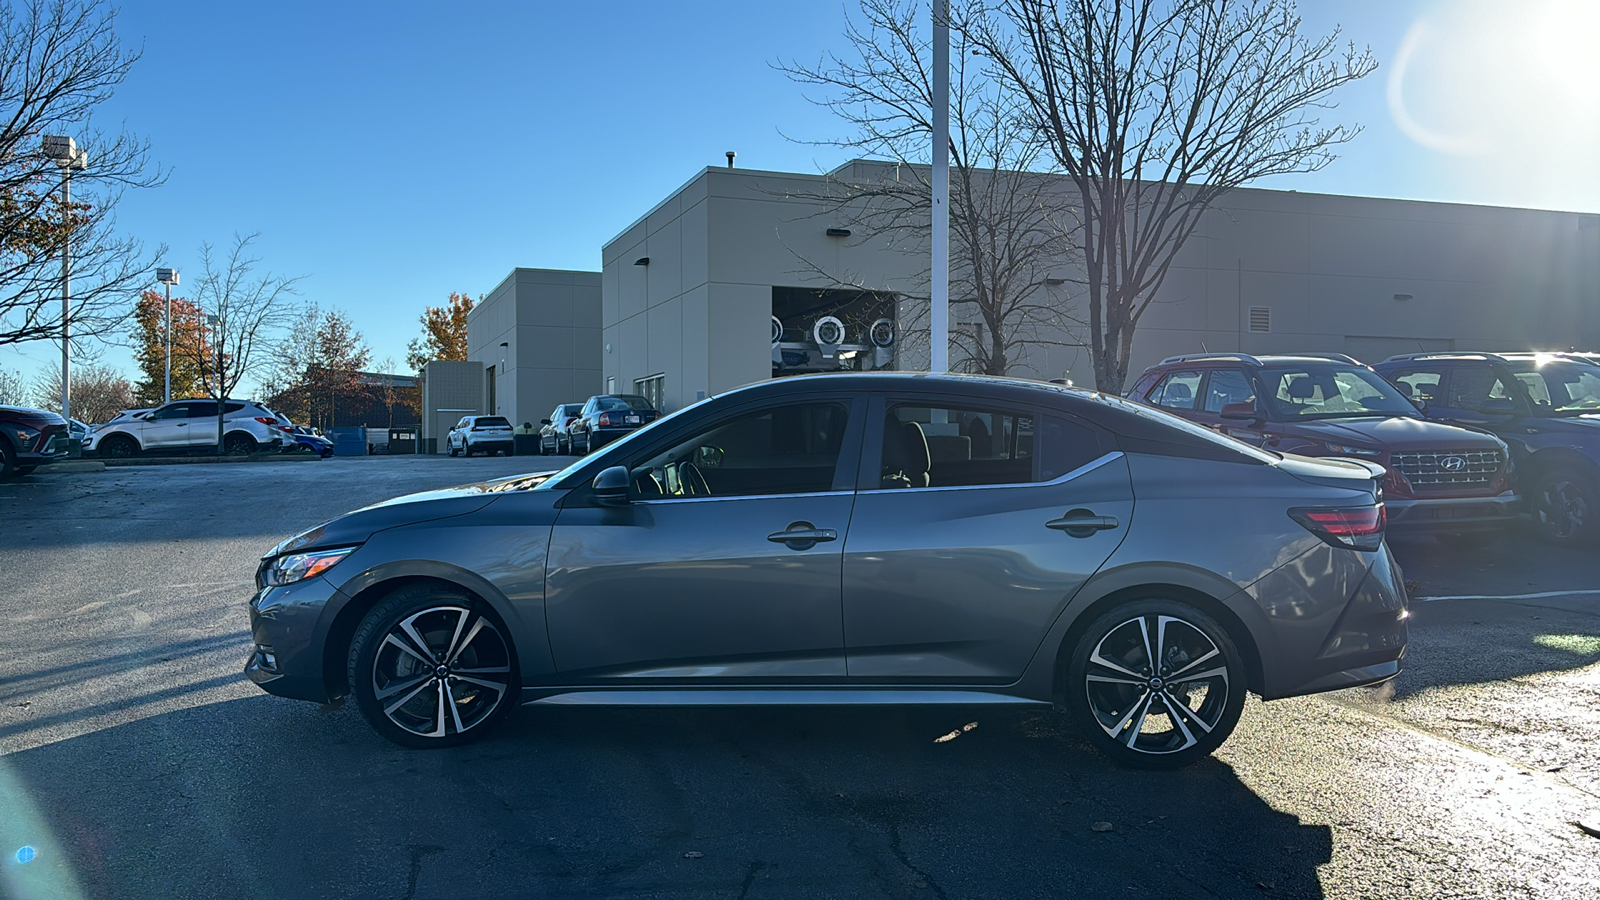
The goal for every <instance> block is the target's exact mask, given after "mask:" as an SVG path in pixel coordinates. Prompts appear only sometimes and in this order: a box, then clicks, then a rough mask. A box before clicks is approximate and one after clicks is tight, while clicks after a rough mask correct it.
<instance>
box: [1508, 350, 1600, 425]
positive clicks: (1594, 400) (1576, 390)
mask: <svg viewBox="0 0 1600 900" xmlns="http://www.w3.org/2000/svg"><path fill="white" fill-rule="evenodd" d="M1512 366H1513V368H1512V374H1514V375H1516V376H1517V380H1518V381H1520V382H1522V383H1523V385H1524V386H1525V387H1527V389H1528V396H1529V397H1530V398H1531V399H1532V400H1533V408H1534V411H1535V412H1538V413H1541V414H1546V415H1550V414H1554V415H1581V414H1583V413H1592V412H1595V411H1596V410H1600V366H1591V365H1587V364H1584V363H1576V362H1565V361H1551V362H1543V363H1539V362H1535V363H1521V362H1516V363H1513V364H1512Z"/></svg>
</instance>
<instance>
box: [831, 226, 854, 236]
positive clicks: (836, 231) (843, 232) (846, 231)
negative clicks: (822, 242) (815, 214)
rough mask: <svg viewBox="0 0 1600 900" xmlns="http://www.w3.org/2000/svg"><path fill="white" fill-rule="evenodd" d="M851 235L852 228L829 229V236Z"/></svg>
mask: <svg viewBox="0 0 1600 900" xmlns="http://www.w3.org/2000/svg"><path fill="white" fill-rule="evenodd" d="M849 236H850V229H848V228H829V229H828V237H849Z"/></svg>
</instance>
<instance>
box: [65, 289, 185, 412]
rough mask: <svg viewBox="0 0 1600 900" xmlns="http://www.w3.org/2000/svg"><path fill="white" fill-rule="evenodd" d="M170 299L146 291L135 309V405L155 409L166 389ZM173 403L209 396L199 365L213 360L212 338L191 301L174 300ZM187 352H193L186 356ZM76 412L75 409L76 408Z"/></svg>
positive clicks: (178, 298)
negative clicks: (136, 369) (205, 360)
mask: <svg viewBox="0 0 1600 900" xmlns="http://www.w3.org/2000/svg"><path fill="white" fill-rule="evenodd" d="M166 316H167V298H166V296H165V295H163V294H161V293H159V292H157V291H145V292H144V293H143V294H141V295H140V296H139V302H138V304H137V305H135V306H134V309H133V332H132V334H131V335H130V336H131V337H132V339H133V360H134V362H135V363H136V364H137V365H138V366H139V379H138V381H136V382H135V383H134V385H133V402H134V403H135V404H136V405H138V406H155V405H156V404H158V403H161V402H162V396H163V392H164V391H165V389H166V365H167V330H166ZM172 346H173V347H174V350H173V354H172V399H174V400H182V399H186V398H188V397H202V396H205V393H206V383H205V374H204V373H203V372H202V371H201V366H200V361H201V360H202V359H205V358H209V357H210V356H211V338H210V335H209V334H207V331H206V327H205V316H204V315H202V314H201V312H200V310H199V309H198V308H197V307H196V306H195V305H194V304H193V303H190V302H189V301H188V300H185V299H184V298H182V297H173V298H172ZM184 348H191V349H189V350H188V352H183V351H184ZM74 408H76V407H74Z"/></svg>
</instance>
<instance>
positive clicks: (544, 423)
mask: <svg viewBox="0 0 1600 900" xmlns="http://www.w3.org/2000/svg"><path fill="white" fill-rule="evenodd" d="M539 424H540V425H549V424H550V420H549V419H540V420H539Z"/></svg>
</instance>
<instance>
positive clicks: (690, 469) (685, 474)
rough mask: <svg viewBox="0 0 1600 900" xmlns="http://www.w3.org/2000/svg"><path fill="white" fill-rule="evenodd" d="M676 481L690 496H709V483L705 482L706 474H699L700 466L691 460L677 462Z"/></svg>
mask: <svg viewBox="0 0 1600 900" xmlns="http://www.w3.org/2000/svg"><path fill="white" fill-rule="evenodd" d="M678 483H679V484H680V485H682V487H683V492H684V493H685V494H687V495H689V496H690V497H709V496H711V485H709V484H706V476H704V475H702V474H700V467H699V466H697V465H695V464H694V463H692V462H681V463H678Z"/></svg>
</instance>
